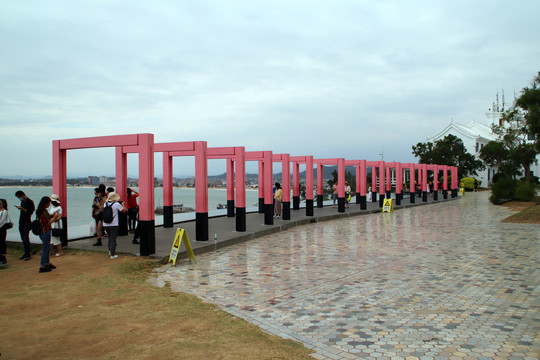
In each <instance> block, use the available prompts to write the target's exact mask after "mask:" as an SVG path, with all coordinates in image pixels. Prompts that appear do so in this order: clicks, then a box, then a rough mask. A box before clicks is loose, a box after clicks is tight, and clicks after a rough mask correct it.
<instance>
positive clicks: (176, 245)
mask: <svg viewBox="0 0 540 360" xmlns="http://www.w3.org/2000/svg"><path fill="white" fill-rule="evenodd" d="M182 241H184V247H185V248H186V253H187V256H188V258H189V261H190V262H191V259H193V261H195V264H196V263H197V260H195V254H194V253H193V249H192V248H191V243H190V242H189V238H188V236H187V232H186V230H184V229H180V228H178V229H176V236H175V237H174V242H173V246H172V249H171V254H170V255H169V261H167V263H169V262H170V261H171V260H172V262H173V265H176V258H177V257H178V253H179V252H180V245H181V244H182Z"/></svg>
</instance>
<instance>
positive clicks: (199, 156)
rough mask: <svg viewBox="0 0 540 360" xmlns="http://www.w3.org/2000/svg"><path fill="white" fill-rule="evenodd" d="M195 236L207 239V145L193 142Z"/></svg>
mask: <svg viewBox="0 0 540 360" xmlns="http://www.w3.org/2000/svg"><path fill="white" fill-rule="evenodd" d="M195 237H196V239H197V241H207V240H208V146H207V144H206V141H196V142H195Z"/></svg>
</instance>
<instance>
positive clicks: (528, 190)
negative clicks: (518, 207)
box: [514, 181, 536, 201]
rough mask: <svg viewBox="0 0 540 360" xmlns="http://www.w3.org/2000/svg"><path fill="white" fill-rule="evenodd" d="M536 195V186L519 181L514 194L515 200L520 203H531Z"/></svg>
mask: <svg viewBox="0 0 540 360" xmlns="http://www.w3.org/2000/svg"><path fill="white" fill-rule="evenodd" d="M535 195H536V184H535V183H531V184H529V183H528V182H526V181H518V182H517V184H516V190H515V192H514V199H516V200H519V201H531V200H533V199H534V197H535Z"/></svg>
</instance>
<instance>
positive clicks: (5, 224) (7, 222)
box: [0, 199, 13, 265]
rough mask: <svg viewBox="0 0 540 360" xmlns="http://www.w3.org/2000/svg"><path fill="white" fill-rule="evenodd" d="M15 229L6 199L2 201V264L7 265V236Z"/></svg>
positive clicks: (0, 236) (0, 251)
mask: <svg viewBox="0 0 540 360" xmlns="http://www.w3.org/2000/svg"><path fill="white" fill-rule="evenodd" d="M12 227H13V223H12V222H11V219H10V217H9V213H8V204H7V200H6V199H0V264H2V265H3V264H5V263H7V258H6V254H7V249H6V236H7V231H8V229H11V228H12Z"/></svg>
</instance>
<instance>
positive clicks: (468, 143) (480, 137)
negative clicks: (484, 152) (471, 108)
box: [426, 120, 497, 187]
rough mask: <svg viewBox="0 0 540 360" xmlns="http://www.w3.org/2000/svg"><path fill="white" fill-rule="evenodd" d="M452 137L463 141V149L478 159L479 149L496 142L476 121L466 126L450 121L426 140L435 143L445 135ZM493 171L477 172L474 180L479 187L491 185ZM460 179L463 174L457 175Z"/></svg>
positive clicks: (489, 169) (487, 127)
mask: <svg viewBox="0 0 540 360" xmlns="http://www.w3.org/2000/svg"><path fill="white" fill-rule="evenodd" d="M450 134H451V135H454V136H456V137H458V138H460V139H461V141H463V145H465V149H466V150H467V151H468V152H469V153H470V154H473V155H474V156H475V157H476V158H478V155H479V152H480V149H481V148H483V147H484V145H486V144H487V143H488V142H490V141H493V140H497V136H496V135H494V134H493V132H492V131H491V128H490V127H489V126H487V125H484V124H481V123H479V122H477V121H471V122H470V123H469V124H467V125H463V124H459V123H456V122H454V121H453V120H451V121H450V124H448V125H447V126H446V127H445V128H444V129H442V130H441V131H439V132H437V133H435V134H433V135H432V136H429V137H427V138H426V140H427V141H429V142H432V143H433V142H435V141H437V140H442V139H443V138H444V137H445V136H447V135H450ZM493 174H494V169H492V168H486V169H485V170H482V171H478V176H475V178H476V179H478V180H481V181H482V182H481V186H482V187H486V186H488V185H490V184H491V179H492V178H493ZM459 176H460V177H462V176H464V174H459Z"/></svg>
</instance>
